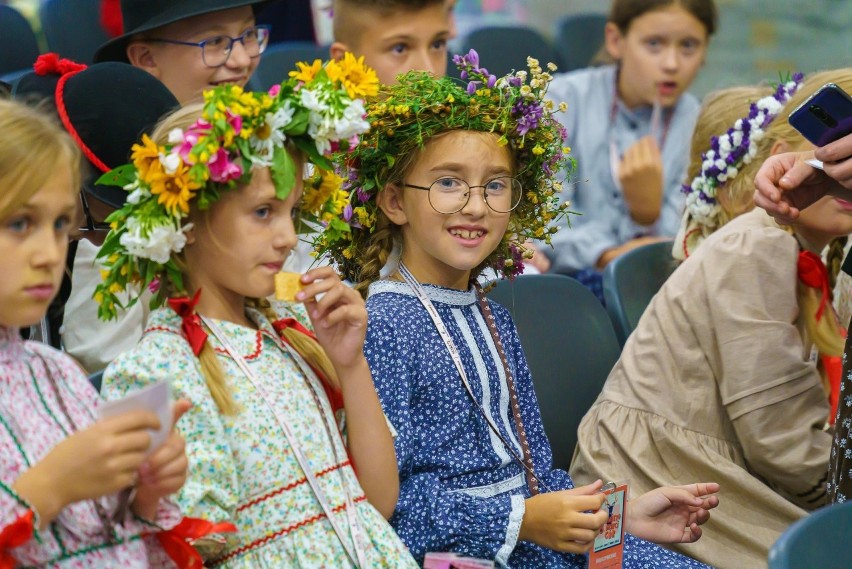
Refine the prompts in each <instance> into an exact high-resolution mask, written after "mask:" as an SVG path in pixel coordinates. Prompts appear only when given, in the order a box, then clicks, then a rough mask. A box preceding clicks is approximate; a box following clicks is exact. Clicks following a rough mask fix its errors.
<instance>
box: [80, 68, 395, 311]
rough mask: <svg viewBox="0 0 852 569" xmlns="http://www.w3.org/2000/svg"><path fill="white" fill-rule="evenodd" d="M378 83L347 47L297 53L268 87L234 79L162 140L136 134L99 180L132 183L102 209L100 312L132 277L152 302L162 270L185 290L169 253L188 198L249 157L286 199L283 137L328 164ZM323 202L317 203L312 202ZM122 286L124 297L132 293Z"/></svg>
mask: <svg viewBox="0 0 852 569" xmlns="http://www.w3.org/2000/svg"><path fill="white" fill-rule="evenodd" d="M377 91H378V79H377V77H376V74H375V72H374V71H373V70H372V69H369V68H367V67H365V66H364V62H363V57H362V58H359V59H356V58H355V57H354V56H352V54H350V53H347V54H346V55H345V56H344V58H343V59H342V60H340V61H330V62H328V63H325V64H323V63H322V62H321V61H320V60H316V61H314V62H313V64H311V65H308V64H305V63H299V64H298V70H297V71H293V72H291V73H290V78H289V79H288V80H287V81H285V82H283V83H281V84H280V85H275V86H274V87H272V89H270V90H269V92H268V93H263V92H247V91H243V89H242V88H240V87H239V86H236V85H226V86H220V87H217V88H215V89H213V90H211V91H206V92H205V93H204V108H203V111H202V116H201V118H200V119H198V120H197V121H196V122H195V124H193V125H192V126H191V127H189V128H188V129H187V130H186V131H185V132H184V131H182V130H181V129H174V130H172V131H171V132H170V133H169V135H168V142H167V143H166V144H165V145H159V144H157V143H155V142H154V141H152V140H151V139H150V138H149V137H148V136H147V135H143V137H142V142H141V143H139V144H136V145H134V146H133V148H132V155H131V158H132V163H131V164H126V165H124V166H120V167H118V168H116V169H114V170H112V171H110V172H108V173H107V174H105V175H104V176H102V177H101V179H100V180H98V183H100V184H106V185H116V186H121V187H123V188H124V189H125V190H127V191H128V192H130V193H129V195H128V196H127V201H126V203H125V205H124V207H122V208H121V209H119V210H117V211H115V212H113V213H112V214H110V216H109V217H108V218H107V221H108V222H110V227H111V230H110V232H109V234H108V235H107V237H106V240H105V241H104V245H103V247H102V248H101V250H100V252H99V254H98V258H99V259H101V260H102V262H103V263H104V265H105V269H104V270H103V271H102V277H103V282H101V283H100V284H99V285H98V287H97V288H96V291H95V295H94V298H95V301H96V302H98V304H99V309H98V316H99V317H100V318H102V319H108V318H114V317H116V313H117V312H116V307H121V306H123V304H122V302H120V300H119V296H118V295H119V294H121V293H123V292H125V291H127V288H128V285H130V284H133V285H135V287H134V291H138V290H141V289H142V287H148V288H149V289H150V290H151V291H152V292H154V297H153V299H152V300H151V307H152V308H154V307H156V306H160V305H162V304H163V302H164V301H165V297H166V293H167V291H166V288H167V287H162V286H160V285H161V284H163V281H164V280H165V281H168V283H169V284H171V286H172V289H173V290H176V291H183V290H184V285H183V279H182V276H181V271H180V269H179V268H178V265H177V264H176V263H175V261H174V259H173V258H172V255H173V254H174V253H178V252H180V251H181V250H183V247H184V245H185V244H186V237H185V235H184V232H185V231H186V230H187V229H189V227H190V226H189V225H188V224H184V223H183V221H182V220H183V219H184V218H186V217H187V215H188V214H189V204H190V202H191V201H193V200H194V201H195V203H197V204H198V207H199V208H200V209H206V208H208V207H209V206H210V205H211V204H212V203H213V202H215V201H216V200H217V199H219V196H220V193H221V191H223V190H227V189H232V188H235V187H237V186H238V185H241V184H245V183H248V182H249V180H250V179H251V169H252V168H253V167H268V168H269V169H270V172H271V178H272V182H273V184H274V186H275V195H276V197H278V198H279V199H285V198H286V197H287V195H288V194H289V193H290V191H291V190H292V188H293V187H294V185H295V182H296V176H297V175H301V172H297V163H296V162H295V160H294V159H293V157H292V156H291V154H290V153H289V152H288V151H287V150H286V148H285V145H291V146H292V147H294V148H296V149H298V150H299V151H301V153H302V154H304V155H305V157H306V159H307V161H308V162H310V163H312V164H314V165H316V166H317V168H318V169H320V170H321V171H330V170H331V169H332V163H331V161H330V159H329V157H328V156H329V155H330V153H331V152H332V151H345V150H347V149H349V148H351V147H353V146H355V145H357V143H358V135H359V134H361V133H363V132H364V131H366V130H367V129H368V128H369V125H368V124H367V122H366V121H365V120H364V115H365V110H364V105H363V101H362V100H361V99H358V98H357V97H359V96H361V97H363V96H368V95H373V94H375V93H376V92H377ZM332 205H333V204H332ZM329 207H331V206H327V205H326V204H323V203H317V204H315V208H316V211H320V210H322V209H328V208H329ZM129 296H130V300H129V302H128V304H127V306H130V305H132V304H133V303H135V302H136V300H137V299H138V293H137V294H130V295H129Z"/></svg>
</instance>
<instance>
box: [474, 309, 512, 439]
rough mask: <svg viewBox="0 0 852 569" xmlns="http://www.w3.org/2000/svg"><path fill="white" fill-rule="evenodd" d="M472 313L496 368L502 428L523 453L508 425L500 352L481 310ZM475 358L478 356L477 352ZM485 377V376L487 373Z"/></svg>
mask: <svg viewBox="0 0 852 569" xmlns="http://www.w3.org/2000/svg"><path fill="white" fill-rule="evenodd" d="M473 314H474V317H475V318H476V325H477V326H478V327H479V332H480V333H481V334H482V337H483V338H484V339H485V341H484V344H483V346H484V347H485V348H487V349H488V355H489V356H491V361H492V363H493V364H494V368H495V369H496V370H497V379H498V385H499V386H500V405H499V407H497V408H498V409H499V412H500V420H501V421H502V422H503V428H504V429H506V435H507V436H508V439H509V440H510V441H511V442H512V443H514V445H515V450H517V451H518V452H519V453H523V452H524V450H523V448H522V447H521V443H520V442H519V441H518V437H517V436H516V435H515V429H513V428H512V426H511V425H510V422H511V421H512V417H511V416H510V414H509V413H510V409H511V407H512V406H511V403H510V395H509V381H508V379H507V378H506V370H505V369H504V368H503V362H502V361H500V354H499V353H498V352H497V346H495V345H494V340H493V339H492V338H491V333H490V332H489V331H488V323H487V322H486V321H485V317H484V316H483V315H482V313H481V312H476V311H474V313H473ZM483 346H480V347H483ZM477 358H479V355H478V354H477ZM485 377H487V374H486V375H485Z"/></svg>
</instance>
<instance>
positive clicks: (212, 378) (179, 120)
mask: <svg viewBox="0 0 852 569" xmlns="http://www.w3.org/2000/svg"><path fill="white" fill-rule="evenodd" d="M202 109H203V103H196V104H192V105H187V106H185V107H183V108H181V109H178V110H177V111H175V112H173V113H172V114H170V115H168V116H166V117H165V118H164V119H163V120H162V122H160V124H159V125H157V128H156V129H154V132H153V133H152V135H151V138H152V139H153V140H154V141H155V142H157V143H158V144H165V142H166V141H167V140H168V136H169V132H171V131H172V129H175V128H180V129H184V130H185V129H187V128H188V127H190V126H191V125H192V124H194V123H195V121H196V120H197V119H198V118H199V117H201V112H202ZM288 150H289V151H290V152H295V150H294V149H292V148H288ZM194 208H195V204H194V203H193V202H190V210H191V211H193V210H194ZM172 258H173V260H174V261H175V263H177V265H178V267H179V268H180V269H181V271H182V272H183V279H184V282H187V281H188V280H189V279H188V276H189V275H188V274H187V268H186V260H185V258H184V256H183V254H182V253H178V254H173V256H172ZM185 292H186V291H176V290H169V294H170V295H174V294H184V293H185ZM246 306H247V307H250V308H254V309H256V310H258V311H259V312H261V313H262V314H263V315H264V316H265V317H266V318H267V319H268V320H269V322H270V323H272V322H275V321H276V320H278V319H279V318H280V316H279V315H278V314H276V313H275V311H274V310H273V309H272V306H271V304H270V303H269V301H267V300H266V299H257V298H247V299H246ZM281 338H282V339H283V340H284V341H285V342H287V343H288V344H290V346H291V347H292V348H293V349H294V350H295V351H296V352H297V353H298V354H299V355H300V356H302V357H303V358H304V359H305V361H306V362H307V363H308V364H309V365H311V366H312V367H313V368H314V369H315V370H317V371H319V372H320V373H321V374H323V375H324V376H325V378H326V379H327V380H328V382H329V383H330V384H331V385H332V387H334V388H338V387H339V386H340V381H339V380H338V378H337V373H336V372H335V370H334V366H333V365H332V363H331V360H329V359H328V355H327V354H326V353H325V350H324V349H323V348H322V346H320V344H319V343H318V342H317V341H316V340H315V339H313V338H312V337H310V336H307V335H306V334H303V333H301V332H298V331H297V330H294V329H292V328H285V329H283V331H282V332H281ZM198 360H199V363H200V365H201V372H202V374H203V375H204V379H205V381H206V382H207V388H208V389H209V390H210V395H211V396H212V397H213V400H214V401H215V402H216V406H217V407H218V408H219V411H220V412H221V413H222V414H224V415H236V414H237V413H238V412H239V409H238V407H237V405H236V403H235V402H234V398H233V396H232V394H231V391H230V389H229V388H228V382H227V378H226V377H225V373H224V371H223V369H222V365H221V364H220V363H219V358H218V357H217V356H216V353H215V352H214V351H213V348H212V347H211V346H210V342H205V343H204V346H203V347H202V349H201V352H200V353H199V354H198Z"/></svg>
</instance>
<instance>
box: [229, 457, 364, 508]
mask: <svg viewBox="0 0 852 569" xmlns="http://www.w3.org/2000/svg"><path fill="white" fill-rule="evenodd" d="M351 465H352V463H351V462H350V461H348V460H347V461H346V462H341V463H340V464H336V465H334V466H330V467H328V468H326V469H325V470H320V471H319V472H317V473H316V476H317V477H319V476H325V475H326V474H330V473H332V472H334V471H335V470H339V469H341V468H343V467H344V466H351ZM307 481H308V479H307V478H300V479H299V480H296V481H295V482H291V483H290V484H288V485H286V486H282V487H281V488H277V489H275V490H273V491H272V492H269V493H268V494H264V495H263V496H260V497H259V498H255V499H254V500H252V501H251V502H247V503H245V504H242V505H241V506H237V510H236V511H237V512H242V511H243V510H246V509H248V508H251V507H252V506H256V505H258V504H260V503H261V502H265V501H266V500H269V499H270V498H274V497H275V496H278V495H279V494H282V493H284V492H286V491H287V490H292V489H293V488H295V487H296V486H301V485H302V484H304V483H305V482H307Z"/></svg>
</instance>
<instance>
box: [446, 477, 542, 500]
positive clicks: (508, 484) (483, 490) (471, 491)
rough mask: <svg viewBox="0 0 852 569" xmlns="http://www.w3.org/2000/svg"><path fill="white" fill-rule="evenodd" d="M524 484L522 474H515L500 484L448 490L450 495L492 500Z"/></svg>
mask: <svg viewBox="0 0 852 569" xmlns="http://www.w3.org/2000/svg"><path fill="white" fill-rule="evenodd" d="M524 484H525V479H524V475H523V473H521V474H517V475H515V476H513V477H511V478H509V479H507V480H501V481H500V482H495V483H493V484H485V485H483V486H473V487H471V488H459V489H457V490H450V491H449V493H450V494H465V495H466V496H471V497H472V498H493V497H494V496H499V495H500V494H505V493H506V492H509V491H511V490H516V489H518V488H521V487H523V486H524Z"/></svg>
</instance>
